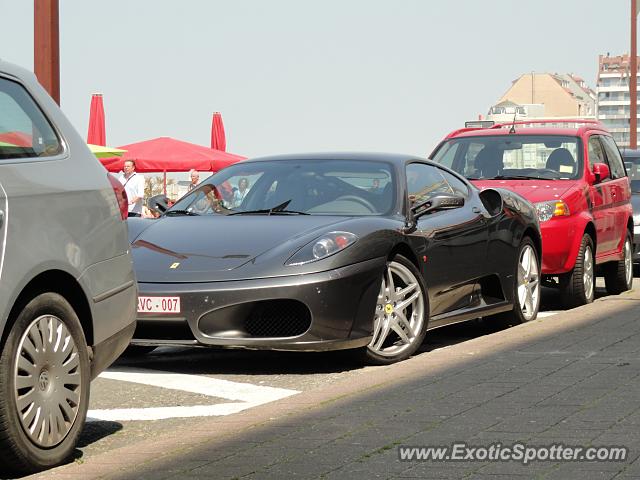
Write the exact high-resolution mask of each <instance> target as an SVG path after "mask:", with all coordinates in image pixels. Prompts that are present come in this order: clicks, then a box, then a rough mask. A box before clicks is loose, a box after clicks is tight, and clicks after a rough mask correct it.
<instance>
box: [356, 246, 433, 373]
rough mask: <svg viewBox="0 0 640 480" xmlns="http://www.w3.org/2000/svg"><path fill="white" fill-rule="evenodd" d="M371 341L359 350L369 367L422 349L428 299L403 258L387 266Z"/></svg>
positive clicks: (416, 274)
mask: <svg viewBox="0 0 640 480" xmlns="http://www.w3.org/2000/svg"><path fill="white" fill-rule="evenodd" d="M373 323H374V325H373V338H372V340H371V343H370V344H369V345H368V346H367V347H365V348H364V349H362V353H363V355H364V360H365V362H366V363H368V364H372V365H389V364H392V363H395V362H399V361H402V360H405V359H407V358H409V357H410V356H411V355H413V353H415V351H416V350H417V349H418V348H419V347H420V345H422V342H423V340H424V337H425V335H426V332H427V326H428V323H429V299H428V296H427V289H426V287H425V284H424V279H423V278H422V275H421V274H420V272H419V271H418V269H417V268H416V266H415V265H414V264H413V263H412V262H411V261H409V260H408V259H407V258H406V257H404V256H402V255H396V256H395V257H393V259H392V260H391V261H389V262H387V267H386V269H385V272H384V274H383V275H382V279H381V287H380V292H379V294H378V300H377V302H376V310H375V314H374V319H373Z"/></svg>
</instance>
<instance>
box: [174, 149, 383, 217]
mask: <svg viewBox="0 0 640 480" xmlns="http://www.w3.org/2000/svg"><path fill="white" fill-rule="evenodd" d="M393 185H394V182H393V174H392V168H391V166H390V165H389V164H387V163H383V162H375V161H350V160H331V159H323V160H280V161H260V162H240V163H237V164H235V165H232V166H230V167H228V168H225V169H224V170H221V171H220V172H218V173H216V174H215V175H212V176H211V177H209V178H208V179H207V180H205V181H204V182H202V184H200V185H199V186H198V188H196V189H195V190H193V191H191V192H190V193H188V194H187V195H185V196H184V197H183V198H181V199H180V200H178V202H177V203H176V204H175V205H174V206H173V207H171V209H169V210H168V211H167V212H166V215H181V214H184V215H195V214H197V215H299V214H305V215H349V216H352V215H382V214H386V213H388V212H390V211H391V208H392V206H393V199H394V198H395V197H394V195H393V189H394V187H393Z"/></svg>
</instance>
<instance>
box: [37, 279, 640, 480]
mask: <svg viewBox="0 0 640 480" xmlns="http://www.w3.org/2000/svg"><path fill="white" fill-rule="evenodd" d="M639 352H640V292H637V291H632V292H628V293H626V294H623V295H620V296H609V297H605V298H602V299H600V300H597V301H596V302H595V303H594V304H593V305H589V306H586V307H581V308H578V309H575V310H571V311H569V312H566V313H562V314H559V315H556V316H552V317H548V318H544V319H541V320H537V321H535V322H532V323H529V324H525V325H521V326H518V327H514V328H511V329H508V330H504V331H500V332H498V333H495V334H492V335H487V336H484V337H480V338H476V339H473V340H470V341H467V342H464V343H460V344H456V345H451V346H449V347H445V348H442V349H440V350H436V351H432V352H428V353H426V354H423V355H420V356H418V357H415V358H413V359H410V360H408V361H406V362H402V363H400V364H396V365H392V366H389V367H375V368H367V369H363V370H362V373H361V374H360V375H358V376H356V377H355V378H353V377H352V378H350V379H348V380H346V381H344V382H338V383H335V384H333V385H331V386H330V387H328V388H321V389H316V390H312V391H308V392H303V393H301V394H299V395H296V396H293V397H289V398H286V399H284V400H281V401H278V402H275V403H272V404H266V405H262V406H260V407H256V408H254V409H251V410H248V411H246V412H242V413H239V414H236V415H232V416H229V417H223V418H210V419H205V420H203V421H202V422H201V423H200V424H199V426H198V429H197V430H194V429H192V428H191V429H189V430H186V429H184V430H176V431H170V432H166V435H163V436H162V437H161V438H157V439H154V440H151V441H144V442H141V443H138V444H136V445H135V446H133V447H128V448H124V449H119V450H113V451H110V452H107V453H104V454H101V455H97V456H95V457H91V458H86V459H82V463H75V464H71V465H67V466H64V467H61V468H58V469H55V470H53V471H49V472H45V473H43V474H40V475H39V476H34V478H43V479H45V478H46V479H52V478H53V479H55V478H61V479H66V478H69V479H71V478H73V479H79V478H82V479H93V478H113V479H136V480H142V479H147V478H149V479H165V478H171V479H184V478H194V479H195V478H247V479H269V478H273V479H282V478H295V477H297V478H326V479H334V478H335V479H343V478H348V479H359V478H362V479H368V478H470V479H489V478H492V479H506V478H509V479H512V478H544V479H563V480H570V479H580V480H583V479H600V478H602V479H608V478H616V479H632V478H633V479H637V478H640V461H638V460H637V459H638V455H640V442H639V441H640V353H639ZM517 441H520V442H523V443H525V444H527V445H535V446H542V445H549V446H550V445H552V444H557V443H562V444H564V445H576V446H583V447H588V446H605V445H607V446H609V445H615V446H626V447H628V448H629V453H628V458H627V459H626V461H624V462H586V461H583V462H566V463H558V462H554V461H538V462H533V463H530V464H528V465H522V464H521V463H519V462H515V461H511V462H487V461H476V462H470V461H456V462H452V461H451V462H433V461H426V462H401V461H399V459H398V446H399V445H411V446H440V445H450V444H452V443H453V442H465V443H467V444H469V445H475V446H484V447H489V445H491V444H492V443H495V442H500V443H501V444H502V445H510V444H512V443H514V442H517Z"/></svg>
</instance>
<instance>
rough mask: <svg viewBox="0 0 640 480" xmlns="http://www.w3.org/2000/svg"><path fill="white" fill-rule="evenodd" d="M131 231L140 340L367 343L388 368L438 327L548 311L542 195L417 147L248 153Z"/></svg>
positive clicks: (365, 350) (248, 344) (247, 344)
mask: <svg viewBox="0 0 640 480" xmlns="http://www.w3.org/2000/svg"><path fill="white" fill-rule="evenodd" d="M129 231H130V236H131V243H132V251H133V259H134V266H135V270H136V274H137V278H138V283H139V301H138V324H137V329H136V332H135V334H134V340H133V342H132V347H130V348H134V349H135V348H138V349H140V350H144V349H151V348H154V347H155V346H158V345H194V346H196V345H199V346H218V347H230V348H247V349H274V350H315V351H318V350H332V349H358V351H359V352H361V354H362V355H363V357H364V359H365V360H367V361H368V362H370V363H378V364H385V363H392V362H395V361H399V360H403V359H405V358H407V357H409V356H410V355H411V354H412V353H413V352H414V351H415V350H416V349H417V348H418V347H419V346H420V344H421V343H422V341H423V339H424V336H425V333H426V331H427V330H428V329H431V328H436V327H440V326H443V325H446V324H450V323H454V322H460V321H463V320H468V319H472V318H478V317H487V316H489V315H494V314H501V318H502V320H503V321H504V320H508V321H511V322H524V321H529V320H532V319H534V318H535V317H536V315H537V313H538V306H539V299H540V275H539V273H540V251H541V244H540V243H541V240H540V230H539V226H538V220H537V216H536V214H535V210H534V208H533V207H532V206H531V204H529V203H528V202H527V201H526V200H524V199H523V198H522V197H520V196H518V195H517V194H515V193H512V192H509V191H507V190H500V189H487V190H484V191H479V190H478V189H477V188H475V187H474V186H473V185H471V184H470V183H469V182H467V180H465V179H464V178H463V177H461V176H459V175H458V174H456V173H455V172H452V171H450V170H448V169H446V168H443V167H442V166H440V165H437V164H434V163H431V162H429V161H427V160H423V159H420V158H416V157H412V156H406V155H391V154H354V153H350V154H315V155H312V154H305V155H287V156H273V157H265V158H260V159H255V160H247V161H243V162H240V163H237V164H235V165H233V166H230V167H228V168H226V169H224V170H222V171H220V172H218V173H216V174H214V175H212V176H211V177H209V178H208V179H207V180H205V181H204V182H202V183H201V184H200V185H199V186H198V188H196V189H194V190H192V191H191V192H190V193H188V194H187V195H185V196H184V197H182V198H181V199H180V200H178V202H177V203H176V204H175V205H173V206H172V207H171V208H169V209H168V210H166V211H165V212H164V214H163V215H162V216H161V217H160V218H158V219H136V218H132V219H129Z"/></svg>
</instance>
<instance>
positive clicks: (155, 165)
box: [100, 137, 245, 173]
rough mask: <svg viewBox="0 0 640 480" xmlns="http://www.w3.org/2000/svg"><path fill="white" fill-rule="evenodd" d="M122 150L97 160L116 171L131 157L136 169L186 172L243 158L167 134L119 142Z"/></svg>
mask: <svg viewBox="0 0 640 480" xmlns="http://www.w3.org/2000/svg"><path fill="white" fill-rule="evenodd" d="M118 148H120V149H121V150H126V152H125V153H124V154H123V155H122V157H120V158H117V157H116V158H101V159H100V161H101V162H102V164H103V165H104V166H105V167H106V168H107V170H109V171H111V172H119V171H120V170H122V165H123V163H124V161H126V160H135V162H136V171H138V172H142V173H144V172H188V171H189V170H191V169H192V168H193V169H195V170H200V171H209V172H217V171H218V170H221V169H223V168H224V167H227V166H229V165H232V164H234V163H236V162H239V161H240V160H244V159H245V157H241V156H240V155H234V154H232V153H227V152H221V151H219V150H213V149H211V148H208V147H203V146H201V145H196V144H195V143H189V142H183V141H181V140H176V139H175V138H170V137H160V138H154V139H152V140H146V141H144V142H138V143H132V144H129V145H122V146H120V147H118Z"/></svg>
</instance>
